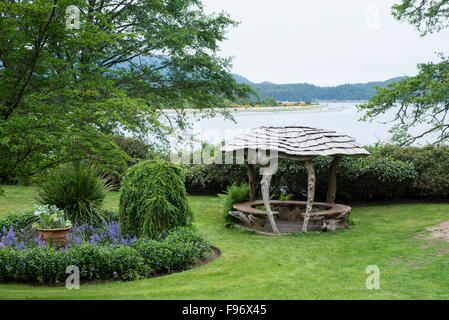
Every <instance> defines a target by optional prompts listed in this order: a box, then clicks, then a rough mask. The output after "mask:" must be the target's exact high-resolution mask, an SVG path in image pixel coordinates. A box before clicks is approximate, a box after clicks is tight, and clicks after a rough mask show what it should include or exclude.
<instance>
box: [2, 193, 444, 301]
mask: <svg viewBox="0 0 449 320" xmlns="http://www.w3.org/2000/svg"><path fill="white" fill-rule="evenodd" d="M5 189H6V190H5V191H6V198H0V214H4V213H7V212H10V211H16V210H26V209H30V208H32V206H33V199H32V189H31V188H28V187H5ZM190 203H191V206H192V208H193V210H194V212H195V217H196V225H197V226H198V228H199V229H200V230H201V231H202V232H203V233H204V234H205V235H206V236H207V238H208V240H209V241H210V243H211V244H213V245H214V246H216V247H218V248H219V249H220V250H221V252H222V255H221V256H220V258H218V259H217V260H215V261H214V262H212V263H210V264H208V265H205V266H202V267H200V268H195V269H192V270H188V271H185V272H182V273H177V274H172V275H169V276H163V277H158V278H154V279H148V280H140V281H132V282H115V283H104V284H97V285H82V286H81V289H80V290H77V291H73V290H67V289H65V288H64V287H32V286H29V285H17V284H14V285H0V298H1V299H448V298H449V243H447V242H444V241H434V242H429V241H427V240H419V239H417V238H416V235H417V234H418V233H419V232H422V231H424V230H425V228H426V227H429V226H433V225H437V224H439V223H440V222H442V221H447V220H449V205H447V204H427V205H424V204H419V205H391V206H377V207H358V208H354V209H353V214H352V217H353V220H354V221H355V222H356V224H355V225H354V226H353V227H352V229H350V230H345V231H339V232H334V233H311V234H307V235H298V236H284V237H268V236H261V235H255V234H248V233H244V232H241V231H239V230H237V229H231V230H230V229H226V228H224V227H223V223H222V217H221V214H220V206H219V202H218V199H217V198H216V197H190ZM117 204H118V194H117V193H111V194H110V195H109V196H108V199H107V201H106V206H107V207H108V208H111V209H113V208H117ZM369 265H377V266H378V267H379V269H380V272H381V274H380V290H368V289H366V287H365V281H366V278H367V277H368V275H367V274H366V273H365V269H366V267H367V266H369Z"/></svg>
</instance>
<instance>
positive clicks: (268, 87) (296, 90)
mask: <svg viewBox="0 0 449 320" xmlns="http://www.w3.org/2000/svg"><path fill="white" fill-rule="evenodd" d="M234 77H235V79H236V81H237V82H239V83H246V84H249V85H250V86H251V87H252V88H253V89H255V90H256V91H257V92H258V93H259V95H260V97H261V98H262V99H264V98H269V97H271V98H274V99H276V100H278V101H316V100H333V99H336V100H368V99H369V98H370V97H371V96H372V95H373V94H374V93H375V92H376V91H375V89H374V87H383V86H385V85H386V84H388V83H390V82H395V81H398V80H400V79H403V78H404V77H397V78H393V79H390V80H387V81H376V82H368V83H355V84H343V85H339V86H335V87H319V86H315V85H313V84H308V83H295V84H276V83H271V82H262V83H254V82H251V81H249V80H248V79H246V78H245V77H242V76H240V75H236V74H234Z"/></svg>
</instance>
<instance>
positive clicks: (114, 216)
mask: <svg viewBox="0 0 449 320" xmlns="http://www.w3.org/2000/svg"><path fill="white" fill-rule="evenodd" d="M103 218H104V220H105V221H106V222H110V221H118V220H119V215H118V212H112V211H105V212H104V213H103ZM34 221H36V216H35V215H34V213H33V211H24V212H17V213H14V212H13V213H8V214H5V215H2V216H0V230H4V229H6V230H9V229H11V228H13V229H16V230H18V229H25V228H28V227H30V226H31V225H32V224H33V222H34Z"/></svg>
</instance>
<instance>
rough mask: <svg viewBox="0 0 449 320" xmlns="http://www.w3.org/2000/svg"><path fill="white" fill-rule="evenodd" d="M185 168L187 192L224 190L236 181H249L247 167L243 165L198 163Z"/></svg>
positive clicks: (200, 192)
mask: <svg viewBox="0 0 449 320" xmlns="http://www.w3.org/2000/svg"><path fill="white" fill-rule="evenodd" d="M184 168H185V171H186V188H187V192H188V193H191V194H202V193H217V192H223V191H224V190H226V187H227V186H229V185H231V184H232V183H234V182H236V183H243V182H245V181H248V177H247V169H246V166H243V165H230V164H223V165H221V164H209V165H207V164H198V165H189V166H185V167H184Z"/></svg>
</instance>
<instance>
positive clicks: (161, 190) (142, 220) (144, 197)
mask: <svg viewBox="0 0 449 320" xmlns="http://www.w3.org/2000/svg"><path fill="white" fill-rule="evenodd" d="M184 181H185V176H184V174H183V172H182V170H181V168H180V167H178V166H176V165H174V164H172V163H170V162H166V161H161V160H148V161H144V162H141V163H139V164H137V165H135V166H133V167H131V168H130V169H128V172H127V174H126V175H125V177H124V178H123V180H122V187H121V189H120V228H121V232H122V233H123V234H129V235H132V236H138V237H149V238H153V237H155V236H157V235H158V234H160V233H161V232H165V231H168V230H172V229H174V228H176V227H181V226H187V225H189V224H191V222H192V219H193V213H192V210H191V209H190V207H189V204H188V202H187V193H186V190H185V187H184Z"/></svg>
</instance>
